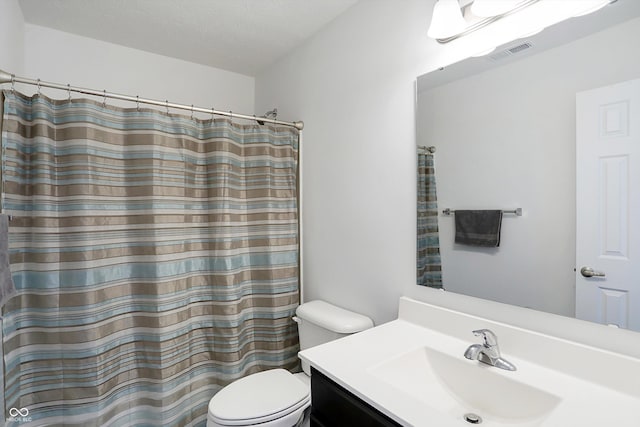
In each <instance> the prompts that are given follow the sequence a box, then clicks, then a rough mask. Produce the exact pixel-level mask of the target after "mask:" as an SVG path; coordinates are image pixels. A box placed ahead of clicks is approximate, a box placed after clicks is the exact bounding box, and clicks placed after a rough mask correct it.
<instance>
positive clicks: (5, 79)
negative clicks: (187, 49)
mask: <svg viewBox="0 0 640 427" xmlns="http://www.w3.org/2000/svg"><path fill="white" fill-rule="evenodd" d="M5 83H11V84H12V85H13V84H14V83H24V84H28V85H34V86H38V92H40V88H41V87H48V88H52V89H59V90H66V91H67V92H69V93H71V92H77V93H83V94H86V95H94V96H101V97H103V98H112V99H120V100H122V101H131V102H135V103H136V104H149V105H156V106H158V107H165V108H167V110H168V109H169V108H174V109H179V110H187V111H191V112H192V113H194V112H198V113H206V114H216V115H219V116H226V117H231V118H232V119H233V118H237V119H245V120H255V121H258V122H262V123H264V122H266V123H273V124H278V125H284V126H291V127H294V128H296V129H298V130H302V128H304V122H302V121H296V122H285V121H282V120H277V119H269V118H266V117H256V116H255V115H251V116H249V115H246V114H236V113H234V112H232V111H220V110H215V109H214V108H202V107H194V106H193V105H185V104H175V103H173V102H169V101H168V100H167V101H158V100H155V99H146V98H140V97H138V96H130V95H121V94H117V93H111V92H107V91H106V90H102V91H101V90H95V89H86V88H82V87H75V86H71V85H62V84H58V83H51V82H43V81H41V80H40V79H37V80H33V79H28V78H25V77H17V76H16V75H14V74H9V73H7V72H6V71H2V70H0V84H5Z"/></svg>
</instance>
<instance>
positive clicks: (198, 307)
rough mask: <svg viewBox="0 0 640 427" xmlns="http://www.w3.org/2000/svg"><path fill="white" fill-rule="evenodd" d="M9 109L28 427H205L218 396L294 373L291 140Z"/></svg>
mask: <svg viewBox="0 0 640 427" xmlns="http://www.w3.org/2000/svg"><path fill="white" fill-rule="evenodd" d="M5 98H6V99H5V102H4V115H3V133H2V148H3V150H4V153H5V158H4V159H3V170H2V173H3V175H4V177H5V211H6V212H7V213H9V214H12V215H13V221H12V222H11V224H10V233H9V239H10V257H11V264H12V266H11V269H12V273H13V279H14V282H15V284H16V288H17V289H18V294H17V296H16V297H14V298H13V299H11V300H10V301H9V303H8V304H7V305H6V306H5V308H4V312H3V315H4V318H5V321H4V327H3V331H4V342H3V346H4V363H5V374H6V378H5V383H6V405H7V408H12V407H15V408H28V410H29V417H30V422H29V420H26V421H27V422H23V421H25V420H19V425H21V426H24V425H38V426H39V425H45V424H46V425H49V424H51V425H83V426H132V425H163V426H187V425H204V423H205V422H206V414H207V403H208V401H209V399H210V398H211V397H212V396H213V395H214V394H215V393H216V392H217V391H218V390H219V389H220V388H221V387H222V386H224V385H226V384H228V383H229V382H231V381H233V380H235V379H238V378H240V377H242V376H244V375H247V374H250V373H253V372H257V371H260V370H264V369H269V368H276V367H283V368H286V369H290V370H296V369H298V358H297V352H298V349H299V346H298V335H297V328H296V325H295V323H294V322H293V321H292V320H291V317H292V316H293V315H294V313H295V308H296V307H297V305H298V298H299V294H298V293H299V291H298V283H299V279H298V261H299V251H298V249H299V248H298V243H299V232H298V210H297V191H298V189H297V180H296V175H297V167H298V132H297V131H296V130H294V129H292V128H288V127H278V126H269V125H267V126H258V125H257V124H256V125H244V124H242V125H241V124H237V123H233V122H232V121H230V120H228V119H215V120H214V119H210V120H200V119H193V118H191V117H188V116H182V115H177V114H175V115H174V114H166V113H164V112H160V111H155V110H151V109H136V108H116V107H111V106H105V105H103V104H102V103H100V102H95V101H92V100H87V99H73V100H52V99H48V98H46V97H44V96H38V95H34V96H33V97H28V96H24V95H21V94H19V93H12V92H8V91H6V92H5ZM16 425H18V424H16Z"/></svg>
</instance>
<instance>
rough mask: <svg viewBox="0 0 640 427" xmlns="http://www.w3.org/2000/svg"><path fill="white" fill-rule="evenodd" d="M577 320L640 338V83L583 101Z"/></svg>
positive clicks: (579, 98) (580, 97) (579, 111)
mask: <svg viewBox="0 0 640 427" xmlns="http://www.w3.org/2000/svg"><path fill="white" fill-rule="evenodd" d="M576 178H577V180H576V227H577V228H576V266H577V268H576V317H577V318H579V319H584V320H591V321H594V322H598V323H603V324H609V325H617V326H619V327H621V328H629V329H633V330H636V331H640V254H639V252H640V80H631V81H628V82H624V83H620V84H616V85H613V86H607V87H604V88H600V89H594V90H589V91H586V92H580V93H578V94H577V95H576Z"/></svg>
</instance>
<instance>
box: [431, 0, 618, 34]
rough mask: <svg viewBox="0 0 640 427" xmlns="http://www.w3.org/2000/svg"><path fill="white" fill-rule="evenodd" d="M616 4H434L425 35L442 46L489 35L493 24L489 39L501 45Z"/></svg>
mask: <svg viewBox="0 0 640 427" xmlns="http://www.w3.org/2000/svg"><path fill="white" fill-rule="evenodd" d="M616 1H617V0H437V1H436V4H435V6H434V8H433V16H432V18H431V25H430V26H429V30H428V32H427V35H428V36H429V37H431V38H433V39H436V40H437V41H438V43H442V44H444V43H449V42H451V41H453V40H456V39H458V38H460V37H464V36H467V35H469V34H472V33H475V32H480V30H482V32H483V33H491V27H492V25H491V24H495V25H493V27H500V28H499V29H497V30H496V31H494V32H493V33H494V34H490V35H489V38H492V39H497V38H499V39H500V42H501V43H506V42H509V41H511V40H514V39H517V38H521V37H524V36H525V35H526V34H530V33H532V32H538V31H541V30H542V29H544V28H545V27H548V26H550V25H553V24H556V23H558V22H561V21H564V20H566V19H569V18H571V17H575V16H583V15H586V14H588V13H592V12H595V11H596V10H599V9H600V8H602V7H604V6H606V5H608V4H610V3H614V2H616ZM496 32H499V33H500V35H499V36H498V35H497V34H495V33H496ZM501 43H500V44H501Z"/></svg>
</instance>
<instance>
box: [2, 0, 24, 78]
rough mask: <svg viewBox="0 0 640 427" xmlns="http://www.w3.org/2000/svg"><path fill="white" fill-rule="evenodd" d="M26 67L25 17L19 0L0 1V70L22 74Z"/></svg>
mask: <svg viewBox="0 0 640 427" xmlns="http://www.w3.org/2000/svg"><path fill="white" fill-rule="evenodd" d="M23 67H24V18H23V17H22V10H20V6H19V5H18V0H2V1H0V70H3V71H6V72H7V73H11V74H16V75H20V74H21V73H22V72H23Z"/></svg>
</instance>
